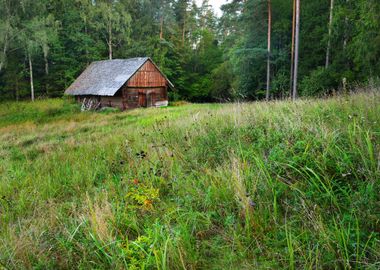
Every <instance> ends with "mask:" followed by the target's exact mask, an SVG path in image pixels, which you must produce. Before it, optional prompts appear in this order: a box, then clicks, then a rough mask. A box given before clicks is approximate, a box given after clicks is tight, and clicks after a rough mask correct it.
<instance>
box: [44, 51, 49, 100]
mask: <svg viewBox="0 0 380 270" xmlns="http://www.w3.org/2000/svg"><path fill="white" fill-rule="evenodd" d="M44 61H45V75H46V78H45V80H46V81H45V92H46V95H49V80H48V75H49V60H48V48H47V47H46V48H44Z"/></svg>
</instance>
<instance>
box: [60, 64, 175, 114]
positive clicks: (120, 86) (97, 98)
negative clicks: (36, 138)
mask: <svg viewBox="0 0 380 270" xmlns="http://www.w3.org/2000/svg"><path fill="white" fill-rule="evenodd" d="M168 88H173V84H172V83H171V82H170V81H169V80H168V78H167V77H166V76H165V75H164V74H163V73H162V72H161V71H160V69H159V68H158V67H157V66H156V65H155V64H154V63H153V61H152V60H151V59H150V58H148V57H139V58H131V59H115V60H106V61H97V62H93V63H92V64H91V65H89V66H88V67H87V68H86V70H85V71H84V72H83V73H82V74H81V75H80V76H79V77H78V78H77V79H76V80H75V81H74V83H73V84H72V85H71V86H70V87H69V88H68V89H67V90H66V91H65V94H67V95H72V96H75V97H76V99H77V101H78V102H81V103H82V102H83V101H85V100H87V101H88V100H92V101H94V102H97V103H98V104H99V105H100V106H101V107H118V108H120V109H122V110H126V109H131V108H138V107H161V106H167V105H168Z"/></svg>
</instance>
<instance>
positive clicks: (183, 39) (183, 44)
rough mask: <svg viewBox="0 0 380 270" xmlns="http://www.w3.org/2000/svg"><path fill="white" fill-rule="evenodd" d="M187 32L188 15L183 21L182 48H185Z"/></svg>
mask: <svg viewBox="0 0 380 270" xmlns="http://www.w3.org/2000/svg"><path fill="white" fill-rule="evenodd" d="M185 32H186V15H185V19H184V21H183V28H182V46H185Z"/></svg>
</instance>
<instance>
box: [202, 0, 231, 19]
mask: <svg viewBox="0 0 380 270" xmlns="http://www.w3.org/2000/svg"><path fill="white" fill-rule="evenodd" d="M209 2H210V4H211V5H212V6H213V7H214V9H215V13H216V14H217V15H218V16H220V15H222V11H221V10H220V7H221V6H222V5H223V4H225V3H227V2H228V0H209ZM197 4H198V5H201V4H202V0H197Z"/></svg>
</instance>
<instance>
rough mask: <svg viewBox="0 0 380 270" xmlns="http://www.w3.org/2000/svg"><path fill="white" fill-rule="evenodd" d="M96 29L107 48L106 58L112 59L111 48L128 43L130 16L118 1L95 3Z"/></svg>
mask: <svg viewBox="0 0 380 270" xmlns="http://www.w3.org/2000/svg"><path fill="white" fill-rule="evenodd" d="M96 15H97V16H96V17H97V18H96V20H95V25H96V29H97V30H98V31H99V32H100V33H101V35H102V37H103V39H104V40H105V42H106V44H107V48H108V58H109V59H110V60H112V58H113V48H114V47H115V46H117V45H119V44H120V43H121V42H128V40H129V35H130V23H131V16H130V15H129V14H128V12H127V11H126V10H125V9H124V6H123V5H122V4H120V3H119V1H115V0H111V1H102V2H99V3H96Z"/></svg>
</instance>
